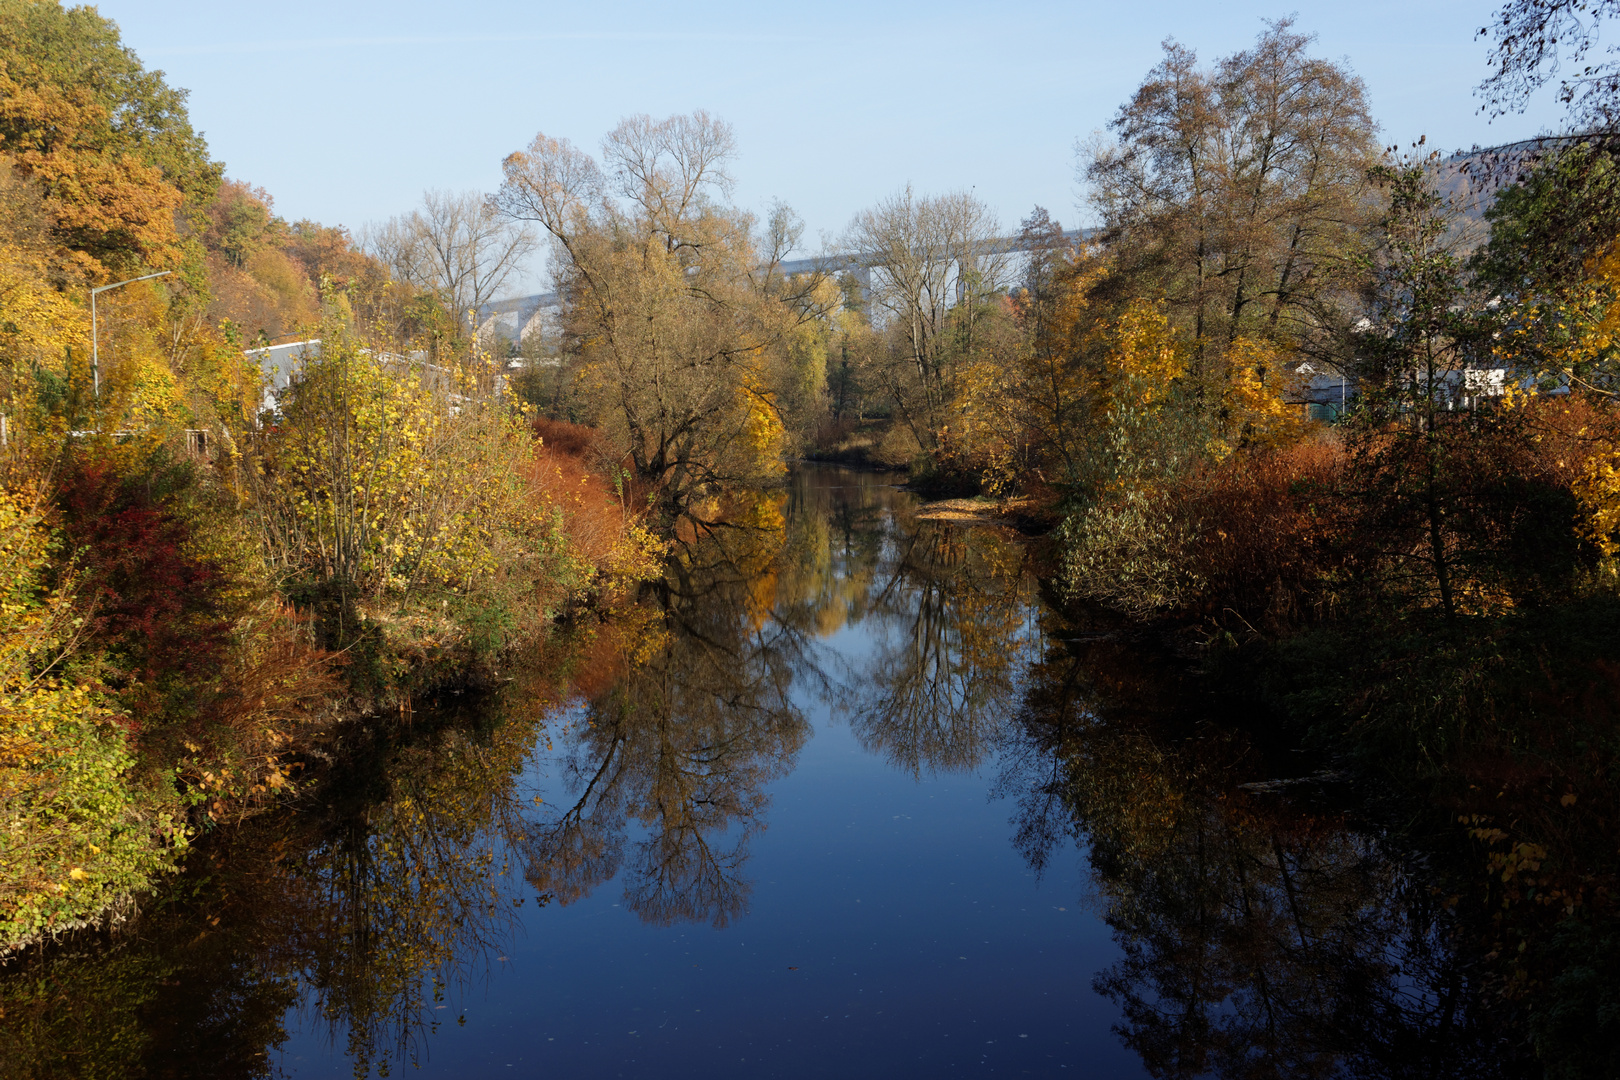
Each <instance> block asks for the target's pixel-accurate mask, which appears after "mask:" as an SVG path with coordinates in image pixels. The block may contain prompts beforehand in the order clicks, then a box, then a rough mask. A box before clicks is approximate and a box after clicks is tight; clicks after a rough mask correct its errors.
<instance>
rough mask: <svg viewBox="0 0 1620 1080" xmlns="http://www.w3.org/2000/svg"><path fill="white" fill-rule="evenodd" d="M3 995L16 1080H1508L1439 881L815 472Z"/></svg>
mask: <svg viewBox="0 0 1620 1080" xmlns="http://www.w3.org/2000/svg"><path fill="white" fill-rule="evenodd" d="M728 521H729V522H730V523H729V524H727V525H724V526H717V527H715V528H713V529H712V530H706V531H700V532H695V533H689V534H687V535H686V536H684V537H683V538H682V540H681V542H680V543H679V544H678V545H677V548H676V550H675V552H674V557H673V560H672V563H671V566H670V569H669V571H668V573H667V575H666V578H665V580H664V581H663V583H662V584H661V585H659V586H658V587H656V588H650V589H649V590H647V592H646V595H644V596H643V597H642V598H641V601H640V602H639V604H638V605H637V606H636V607H635V608H633V609H632V610H629V611H627V612H624V613H622V614H621V616H620V617H619V618H617V619H615V620H613V621H612V622H611V623H609V624H608V625H606V626H603V627H601V628H599V629H595V630H591V631H584V632H581V633H579V634H576V635H575V636H574V637H573V638H572V639H570V640H569V641H566V642H554V643H552V644H551V645H548V646H547V650H548V651H547V652H546V653H545V654H544V655H540V656H536V657H532V658H530V659H529V660H528V661H527V662H526V663H525V664H524V665H521V666H519V668H518V669H517V670H516V671H515V672H514V681H513V682H512V683H511V684H510V685H509V686H508V687H507V688H506V689H505V690H504V691H502V692H501V693H499V694H496V695H493V696H491V697H486V698H482V699H480V700H478V701H476V702H474V701H471V700H470V699H467V700H461V699H451V698H448V697H447V698H446V699H445V700H441V701H439V702H437V703H433V702H424V703H422V709H421V711H420V712H419V713H418V714H417V715H416V716H415V718H414V719H413V722H412V723H411V724H410V725H409V726H408V727H407V728H403V729H400V730H398V731H394V730H391V729H389V730H382V731H379V732H378V733H376V734H375V736H374V739H375V745H373V746H370V747H364V748H362V751H361V752H359V753H356V754H355V755H353V761H352V763H351V764H349V765H347V766H344V767H342V768H340V769H339V770H338V772H337V775H336V776H334V778H333V779H332V780H331V782H330V783H329V784H327V785H326V786H325V787H323V788H322V789H321V792H322V794H321V795H320V797H319V799H318V800H316V801H312V802H309V803H307V804H306V805H302V806H300V807H297V808H296V809H295V810H292V811H289V812H286V813H281V814H276V815H266V816H265V817H262V818H259V819H255V820H253V821H250V822H248V823H246V824H244V825H243V826H241V827H239V828H237V829H233V830H227V831H224V832H222V833H221V834H220V835H219V836H217V837H214V838H210V839H209V840H207V841H206V842H205V843H204V844H203V845H202V846H201V848H200V849H199V852H198V853H197V855H196V856H195V857H194V858H193V859H192V860H191V862H190V864H189V865H188V868H187V872H186V874H185V875H184V877H183V878H182V880H181V881H180V882H179V883H178V884H177V885H176V887H174V888H173V889H172V890H169V892H168V894H166V896H165V897H164V898H163V899H162V901H161V902H159V903H157V904H156V905H155V906H152V907H151V909H150V910H149V911H148V912H147V913H146V914H145V915H144V916H143V917H142V919H141V920H140V922H139V923H137V924H136V928H135V930H134V932H133V933H129V934H126V935H124V936H123V937H121V938H120V939H118V940H117V941H115V942H112V943H110V944H109V943H102V944H99V945H89V946H85V947H83V948H73V949H65V950H62V951H60V952H58V953H57V954H54V955H52V956H51V957H49V958H48V959H46V960H44V961H41V962H40V963H37V964H35V965H34V966H33V967H32V968H30V969H29V970H27V971H25V972H20V973H13V974H11V975H9V976H6V977H4V978H0V1076H10V1075H17V1076H30V1077H33V1076H39V1077H54V1076H76V1077H77V1076H84V1077H92V1076H93V1077H101V1076H106V1077H134V1076H154V1077H156V1076H175V1077H181V1076H210V1077H216V1076H218V1077H225V1076H230V1077H235V1076H241V1077H259V1076H270V1075H285V1076H293V1077H317V1076H334V1077H346V1076H365V1075H379V1076H381V1075H399V1074H401V1073H405V1072H409V1073H412V1074H415V1073H417V1072H418V1071H420V1072H421V1073H425V1074H436V1075H444V1076H455V1077H485V1076H487V1077H510V1076H559V1077H573V1076H582V1077H596V1076H602V1077H617V1076H625V1077H680V1076H703V1077H714V1076H736V1077H755V1076H759V1077H823V1076H874V1077H877V1076H883V1077H891V1076H926V1077H932V1076H944V1075H954V1074H959V1073H960V1074H965V1073H975V1074H977V1073H986V1074H989V1073H995V1074H1003V1075H1026V1076H1090V1077H1100V1078H1102V1077H1134V1076H1142V1075H1158V1076H1176V1077H1192V1076H1202V1075H1220V1076H1233V1077H1238V1076H1241V1077H1268V1076H1277V1077H1285V1076H1286V1077H1304V1076H1310V1077H1318V1076H1320V1077H1343V1076H1419V1075H1421V1076H1465V1075H1466V1076H1494V1075H1498V1074H1499V1072H1498V1069H1497V1064H1496V1063H1497V1062H1499V1061H1500V1060H1502V1058H1501V1056H1500V1055H1499V1054H1498V1052H1497V1051H1498V1046H1497V1043H1496V1042H1495V1041H1493V1040H1496V1039H1498V1036H1497V1035H1496V1034H1494V1033H1493V1032H1492V1031H1491V1030H1490V1028H1489V1025H1488V1024H1484V1023H1482V1022H1481V1021H1479V1020H1477V1019H1476V1018H1475V1015H1474V1010H1473V1009H1472V1007H1471V1005H1470V1003H1471V1002H1472V1001H1473V1000H1474V998H1475V996H1476V993H1477V991H1476V988H1475V987H1474V986H1473V985H1472V983H1471V982H1470V975H1469V972H1468V970H1467V969H1466V966H1465V965H1462V964H1460V962H1459V961H1458V960H1457V959H1456V956H1455V950H1454V949H1453V947H1452V929H1451V923H1450V921H1449V915H1448V910H1447V908H1446V905H1445V903H1444V902H1443V898H1441V897H1439V896H1438V895H1437V894H1438V892H1439V890H1437V889H1436V888H1435V887H1434V886H1433V885H1432V884H1431V882H1430V881H1429V880H1428V879H1427V878H1426V877H1425V871H1424V870H1423V867H1422V864H1421V860H1417V859H1414V858H1413V857H1411V855H1410V853H1408V852H1406V851H1404V850H1403V849H1402V848H1401V846H1400V844H1398V843H1396V842H1394V840H1393V839H1392V838H1391V837H1390V836H1388V835H1386V834H1385V833H1384V832H1382V831H1380V830H1379V829H1377V828H1373V827H1370V826H1367V825H1364V824H1359V823H1358V820H1359V819H1358V817H1357V816H1356V815H1355V814H1352V813H1351V812H1349V811H1348V810H1346V809H1345V808H1344V807H1343V806H1341V805H1339V802H1338V801H1336V800H1341V796H1342V794H1343V793H1339V794H1335V792H1334V791H1333V790H1332V785H1331V784H1329V785H1327V786H1326V787H1324V786H1323V785H1321V784H1312V783H1281V784H1279V783H1275V782H1272V781H1275V780H1276V779H1279V778H1280V779H1283V780H1293V779H1295V778H1297V777H1298V775H1299V774H1300V773H1302V772H1308V771H1310V768H1311V767H1310V766H1308V765H1307V764H1305V763H1304V762H1303V761H1302V760H1301V759H1299V758H1297V757H1292V756H1290V754H1289V752H1287V751H1286V749H1284V750H1282V751H1273V752H1261V750H1259V749H1257V748H1256V747H1254V746H1253V745H1251V744H1250V742H1249V740H1248V739H1247V738H1246V737H1245V736H1243V735H1242V734H1241V729H1242V725H1234V724H1231V723H1225V724H1223V723H1220V722H1217V721H1215V720H1214V719H1213V718H1211V717H1209V716H1206V715H1205V714H1204V713H1202V712H1201V711H1200V710H1201V709H1202V705H1201V704H1200V701H1199V699H1198V698H1197V694H1196V692H1195V691H1193V690H1191V689H1189V688H1188V686H1187V685H1184V684H1183V683H1182V682H1180V681H1179V680H1178V678H1177V677H1176V676H1175V674H1174V669H1173V667H1167V666H1164V665H1156V664H1155V663H1154V662H1152V661H1151V660H1150V659H1149V658H1148V657H1147V656H1145V655H1144V650H1143V649H1142V648H1141V647H1140V646H1139V645H1136V644H1132V643H1131V641H1130V640H1129V639H1119V638H1116V637H1114V636H1113V635H1111V634H1108V633H1104V632H1099V631H1098V630H1097V629H1096V628H1089V629H1088V628H1086V627H1078V626H1075V625H1072V624H1069V623H1065V622H1064V621H1063V620H1062V619H1061V618H1059V617H1058V616H1057V615H1056V614H1055V613H1053V612H1051V611H1050V610H1047V609H1046V608H1045V607H1044V606H1043V605H1042V603H1041V601H1040V599H1039V597H1038V595H1037V593H1036V590H1035V586H1034V582H1033V580H1032V578H1031V577H1030V575H1029V573H1028V570H1027V566H1026V548H1025V545H1023V544H1022V543H1020V542H1019V540H1018V538H1017V537H1016V536H1014V535H1012V534H1011V533H1008V532H1005V531H1002V530H998V529H995V528H990V527H964V526H956V525H949V524H944V523H929V522H922V521H919V520H917V518H916V516H915V500H914V498H913V497H912V496H910V495H908V494H906V493H903V492H901V491H899V490H897V489H896V488H894V487H893V486H891V485H890V484H889V483H888V482H887V481H886V480H885V479H884V478H882V477H877V476H872V475H865V474H858V473H850V472H844V471H841V470H835V469H807V470H804V471H802V472H800V473H799V474H798V475H796V476H795V477H794V478H793V480H792V482H791V483H790V485H789V486H788V488H787V489H786V490H785V491H783V492H778V493H775V494H772V495H770V496H769V497H766V498H763V499H761V500H760V501H758V502H757V503H755V504H752V505H748V506H742V507H734V508H732V511H731V513H730V514H729V517H728Z"/></svg>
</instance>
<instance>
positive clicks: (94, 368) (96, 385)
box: [90, 270, 174, 401]
mask: <svg viewBox="0 0 1620 1080" xmlns="http://www.w3.org/2000/svg"><path fill="white" fill-rule="evenodd" d="M172 273H174V271H173V270H160V271H158V272H157V273H155V274H145V275H143V276H141V277H132V278H129V279H128V280H125V281H115V282H113V283H112V284H111V285H102V286H99V287H98V288H94V289H91V290H90V381H91V384H92V389H93V392H94V394H95V398H96V400H97V401H100V400H101V352H100V349H99V348H98V343H97V341H96V297H97V296H98V295H100V294H101V293H104V292H106V291H107V290H108V289H116V288H118V287H119V286H121V285H133V284H135V283H136V282H137V281H150V280H151V279H152V278H155V277H163V276H164V275H165V274H172Z"/></svg>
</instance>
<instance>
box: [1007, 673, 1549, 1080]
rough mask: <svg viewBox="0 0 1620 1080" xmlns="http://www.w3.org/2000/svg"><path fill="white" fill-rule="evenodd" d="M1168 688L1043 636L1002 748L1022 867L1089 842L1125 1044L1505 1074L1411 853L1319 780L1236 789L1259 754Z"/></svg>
mask: <svg viewBox="0 0 1620 1080" xmlns="http://www.w3.org/2000/svg"><path fill="white" fill-rule="evenodd" d="M1173 685H1174V680H1160V681H1155V680H1154V679H1153V678H1152V675H1151V668H1148V667H1145V665H1144V664H1143V662H1142V660H1141V659H1140V657H1136V656H1132V655H1130V653H1129V652H1128V651H1126V650H1123V649H1122V648H1120V647H1118V646H1113V645H1109V644H1106V643H1104V644H1100V645H1095V646H1090V647H1087V646H1080V647H1077V648H1073V649H1070V648H1066V647H1065V646H1064V645H1063V644H1062V643H1059V642H1053V643H1051V644H1050V645H1049V647H1048V650H1047V654H1046V656H1045V657H1044V658H1043V659H1042V661H1041V662H1040V663H1038V664H1036V665H1035V667H1034V669H1033V670H1032V672H1031V678H1030V682H1029V688H1028V691H1027V693H1026V695H1025V699H1024V702H1023V705H1022V707H1021V709H1020V711H1019V714H1018V717H1017V720H1016V723H1015V724H1014V725H1012V728H1011V730H1010V732H1009V740H1008V745H1007V747H1006V752H1005V753H1004V755H1003V757H1002V768H1003V775H1002V777H1001V780H1000V786H1001V790H1002V791H1003V792H1004V793H1007V794H1010V795H1015V796H1016V798H1017V799H1018V811H1017V814H1016V816H1015V820H1016V843H1017V844H1018V846H1019V847H1020V849H1021V850H1022V851H1023V853H1024V855H1025V857H1026V858H1027V859H1028V860H1029V861H1030V863H1031V864H1032V865H1033V866H1035V867H1036V868H1037V869H1039V868H1041V867H1042V866H1044V865H1045V864H1046V862H1047V860H1048V859H1049V857H1050V855H1051V853H1052V851H1053V849H1054V847H1055V845H1057V844H1059V843H1062V842H1064V840H1065V839H1066V838H1067V837H1074V838H1077V839H1079V840H1080V841H1082V842H1083V843H1085V844H1087V845H1088V846H1089V856H1090V862H1091V866H1092V868H1093V871H1094V874H1095V880H1096V884H1097V888H1098V893H1099V897H1098V899H1099V902H1100V904H1101V908H1102V913H1103V915H1104V917H1105V918H1106V920H1107V922H1108V924H1109V926H1110V927H1112V928H1113V930H1114V932H1115V937H1116V940H1117V941H1118V942H1119V944H1120V946H1121V947H1122V949H1123V951H1124V958H1123V959H1122V960H1120V961H1119V962H1118V963H1116V964H1115V965H1114V966H1113V967H1111V968H1110V969H1108V970H1107V971H1105V972H1103V973H1101V974H1100V975H1098V976H1097V977H1096V979H1095V982H1094V985H1095V986H1096V988H1097V990H1098V992H1100V993H1103V994H1106V995H1107V996H1109V997H1110V998H1112V999H1113V1000H1114V1001H1116V1002H1118V1003H1119V1005H1120V1006H1121V1008H1122V1016H1121V1019H1120V1021H1119V1023H1118V1024H1116V1026H1115V1030H1116V1031H1117V1032H1118V1033H1119V1035H1120V1037H1121V1038H1122V1039H1123V1041H1124V1042H1125V1043H1126V1045H1128V1046H1130V1047H1131V1048H1132V1049H1133V1050H1135V1051H1136V1052H1137V1053H1139V1054H1140V1055H1141V1057H1142V1060H1143V1062H1144V1063H1145V1064H1146V1065H1147V1067H1148V1069H1149V1071H1150V1072H1151V1073H1152V1074H1153V1075H1154V1076H1161V1077H1192V1076H1204V1075H1215V1076H1221V1077H1339V1076H1345V1077H1350V1076H1354V1077H1380V1076H1383V1077H1396V1076H1400V1077H1405V1076H1413V1077H1416V1076H1444V1077H1464V1076H1504V1075H1516V1074H1517V1066H1516V1064H1515V1062H1514V1057H1513V1054H1512V1052H1511V1050H1510V1047H1509V1044H1508V1042H1507V1041H1506V1038H1505V1037H1504V1036H1503V1035H1502V1034H1501V1033H1500V1032H1499V1031H1498V1030H1496V1029H1494V1028H1493V1026H1492V1024H1491V1022H1490V1020H1489V1018H1487V1017H1486V1016H1484V1015H1483V1014H1482V1013H1480V1011H1479V1010H1478V1009H1477V1007H1476V1003H1477V1001H1478V996H1477V995H1478V990H1479V988H1478V986H1476V985H1474V984H1473V982H1472V981H1471V978H1470V972H1469V969H1468V967H1467V965H1466V964H1465V963H1464V962H1463V961H1462V960H1461V959H1460V957H1459V955H1458V953H1457V950H1456V949H1455V948H1454V938H1455V936H1456V934H1455V930H1456V925H1455V919H1454V917H1453V913H1452V912H1451V910H1450V909H1449V908H1448V906H1447V904H1446V903H1445V902H1444V899H1445V898H1444V897H1442V896H1439V895H1437V890H1436V889H1435V888H1433V887H1432V886H1431V881H1432V877H1431V876H1430V875H1428V874H1427V873H1426V872H1425V868H1424V863H1423V860H1422V859H1421V857H1419V856H1418V855H1416V854H1415V853H1414V852H1413V851H1412V850H1410V849H1409V848H1406V847H1404V846H1403V845H1402V844H1401V843H1400V842H1399V840H1398V839H1397V838H1396V837H1395V836H1394V835H1393V834H1390V833H1384V832H1381V831H1377V830H1373V829H1369V828H1365V827H1360V826H1358V825H1357V824H1356V822H1355V820H1354V819H1353V817H1352V816H1351V815H1350V814H1349V813H1347V812H1346V811H1344V810H1343V809H1338V808H1334V807H1333V806H1332V805H1331V802H1330V801H1329V799H1330V796H1331V795H1332V794H1333V792H1332V791H1331V790H1324V788H1323V786H1322V785H1313V784H1310V783H1306V784H1298V785H1281V786H1279V785H1273V784H1267V783H1250V784H1249V785H1248V786H1247V787H1245V786H1243V785H1240V784H1239V781H1241V780H1245V779H1248V780H1258V779H1259V778H1261V777H1264V776H1265V775H1266V772H1267V770H1266V766H1265V765H1264V764H1263V763H1262V762H1261V761H1260V760H1259V755H1257V754H1256V753H1255V752H1254V751H1253V749H1252V748H1251V747H1250V746H1249V745H1248V743H1247V742H1246V741H1245V739H1244V738H1243V737H1242V736H1240V735H1238V734H1235V733H1234V731H1233V730H1232V729H1230V728H1225V729H1223V728H1218V727H1215V726H1213V725H1209V726H1199V727H1195V728H1193V729H1192V730H1190V731H1181V732H1179V733H1177V732H1175V731H1174V730H1173V729H1171V728H1170V727H1168V726H1167V725H1166V724H1164V723H1163V722H1162V715H1163V712H1164V710H1163V709H1162V702H1160V701H1156V700H1155V699H1162V698H1163V697H1164V696H1165V688H1166V686H1173ZM1144 706H1145V707H1144ZM1156 714H1157V715H1156ZM1328 787H1329V788H1331V785H1328Z"/></svg>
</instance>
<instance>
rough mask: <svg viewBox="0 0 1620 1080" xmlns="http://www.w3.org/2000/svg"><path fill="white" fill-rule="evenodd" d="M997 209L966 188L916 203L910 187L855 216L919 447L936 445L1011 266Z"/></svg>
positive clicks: (896, 393)
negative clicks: (987, 306)
mask: <svg viewBox="0 0 1620 1080" xmlns="http://www.w3.org/2000/svg"><path fill="white" fill-rule="evenodd" d="M998 233H999V224H998V222H997V221H996V218H995V215H994V214H993V213H992V212H991V210H990V208H989V207H988V206H986V205H985V204H984V203H982V202H980V201H979V200H978V199H976V198H974V197H973V196H972V195H970V194H968V193H967V192H962V191H957V192H950V193H948V194H945V195H939V196H931V197H928V196H925V197H918V196H917V195H916V194H915V193H914V192H913V191H912V188H911V186H910V185H909V184H908V185H907V186H906V187H905V188H904V189H903V190H901V191H900V192H898V193H897V194H895V195H892V196H890V197H889V198H887V199H884V200H883V201H882V202H879V203H878V204H877V205H876V206H874V207H872V208H871V209H869V210H863V211H862V212H861V213H859V214H857V215H856V217H855V220H854V221H853V222H852V223H851V224H850V227H849V230H848V232H847V233H846V240H845V242H846V244H847V245H848V247H849V248H850V249H851V250H853V251H856V252H859V253H860V258H861V260H862V261H863V262H864V263H865V264H866V266H867V269H868V271H869V273H870V275H871V283H872V284H871V304H872V308H873V314H874V316H875V318H874V319H873V321H874V323H876V324H878V325H879V326H880V327H882V328H884V329H886V330H888V331H889V332H890V334H891V335H892V339H891V340H892V341H893V342H894V343H895V344H896V345H897V346H898V348H897V349H896V350H895V353H894V355H893V357H892V359H893V360H894V361H895V363H893V364H891V365H890V366H889V369H888V373H887V379H886V381H887V383H888V384H889V390H890V393H891V396H893V398H894V399H895V403H896V405H897V406H898V407H899V409H900V411H901V414H902V416H903V417H904V419H905V421H906V423H907V424H908V425H909V426H910V427H911V429H912V432H913V434H914V435H916V437H917V441H918V443H919V444H920V445H922V446H923V447H925V448H932V447H933V444H934V439H935V433H936V431H937V429H938V428H939V426H940V424H941V423H942V421H943V417H944V412H945V410H946V408H947V407H948V406H949V405H950V404H951V402H952V400H953V399H954V397H955V382H956V376H957V374H958V369H959V367H960V365H961V363H962V362H963V361H964V360H966V359H967V358H968V357H969V356H970V355H971V354H972V351H973V346H974V334H975V331H976V330H977V327H978V321H979V318H980V315H981V312H982V309H983V307H984V302H985V300H986V299H987V298H988V297H990V296H991V295H993V294H995V293H998V292H999V291H1001V289H1002V288H1003V287H1004V286H1005V285H1006V283H1007V279H1008V277H1009V268H1010V265H1011V260H1010V258H1009V255H1008V253H1007V247H1008V245H1006V244H1003V243H1000V242H998V240H999V237H998Z"/></svg>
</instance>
